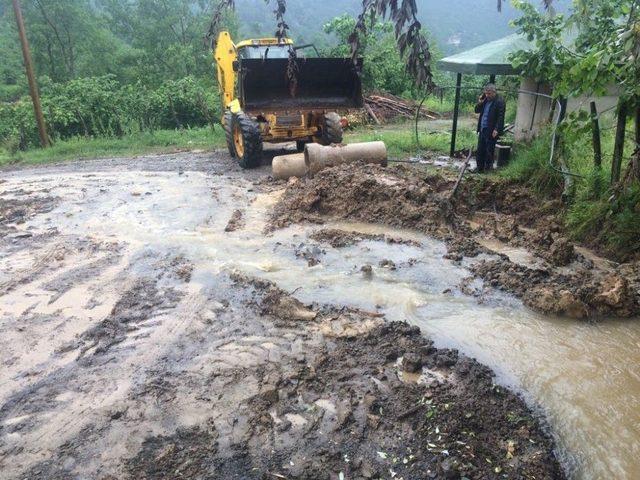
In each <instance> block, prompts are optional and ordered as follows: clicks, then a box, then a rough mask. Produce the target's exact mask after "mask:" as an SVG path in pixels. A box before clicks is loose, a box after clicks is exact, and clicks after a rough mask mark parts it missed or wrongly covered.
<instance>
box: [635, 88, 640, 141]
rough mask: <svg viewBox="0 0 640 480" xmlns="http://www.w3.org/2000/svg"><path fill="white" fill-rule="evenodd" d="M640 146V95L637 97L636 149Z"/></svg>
mask: <svg viewBox="0 0 640 480" xmlns="http://www.w3.org/2000/svg"><path fill="white" fill-rule="evenodd" d="M639 148H640V97H638V98H636V150H637V149H639Z"/></svg>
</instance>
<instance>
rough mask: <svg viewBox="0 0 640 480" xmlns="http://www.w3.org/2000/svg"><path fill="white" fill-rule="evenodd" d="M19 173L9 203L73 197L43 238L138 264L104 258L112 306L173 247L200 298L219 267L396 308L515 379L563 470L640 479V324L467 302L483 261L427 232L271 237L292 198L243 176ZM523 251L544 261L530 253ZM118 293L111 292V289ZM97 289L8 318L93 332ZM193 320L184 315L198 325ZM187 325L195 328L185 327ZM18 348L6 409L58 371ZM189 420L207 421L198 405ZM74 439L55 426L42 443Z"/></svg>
mask: <svg viewBox="0 0 640 480" xmlns="http://www.w3.org/2000/svg"><path fill="white" fill-rule="evenodd" d="M5 178H6V180H7V181H6V182H5V183H2V184H0V195H1V196H2V198H5V199H11V198H16V197H17V196H20V195H22V194H24V192H28V193H29V195H31V196H33V195H40V196H42V197H55V198H57V199H59V200H58V202H57V206H56V207H55V208H54V209H53V210H52V211H51V212H48V213H44V214H40V215H37V216H35V217H33V218H32V219H30V220H29V221H27V222H26V223H25V224H21V225H19V226H18V228H19V230H20V231H28V232H30V233H31V234H42V233H45V232H49V231H52V229H57V230H56V232H57V235H62V236H63V237H64V238H66V239H70V238H74V237H79V236H82V237H83V238H89V239H91V240H92V241H94V242H114V244H115V243H117V244H118V245H120V247H119V248H121V249H123V251H124V258H120V259H118V260H117V261H116V260H113V261H112V262H110V260H109V255H108V254H101V255H102V256H98V257H96V258H94V259H93V260H94V261H103V262H104V267H105V268H104V269H102V270H100V272H101V273H100V276H101V285H102V286H101V287H100V288H103V291H102V294H103V297H106V298H108V297H109V296H112V297H113V298H116V296H117V291H118V285H117V282H118V276H117V272H118V269H119V268H122V265H124V264H126V263H127V262H128V261H130V260H131V259H132V258H135V257H136V256H140V255H145V252H147V253H148V252H154V253H153V254H154V255H156V254H158V252H167V253H173V254H175V253H179V254H180V255H183V256H184V257H185V258H187V259H188V260H189V261H191V262H192V263H193V264H194V265H195V269H194V271H193V273H192V279H191V284H190V287H189V288H190V289H191V290H193V291H196V290H198V289H199V288H206V287H207V286H210V284H211V281H212V278H213V277H214V275H215V274H216V273H218V272H221V271H239V272H242V273H245V274H247V275H250V276H256V277H261V278H265V279H268V280H271V281H273V282H275V283H276V284H277V285H278V286H279V287H280V288H282V289H284V290H287V291H289V292H293V294H294V296H296V297H297V298H298V299H300V300H301V301H303V302H307V303H310V302H317V303H320V304H322V303H329V304H335V305H349V306H354V307H359V308H363V309H365V310H368V311H377V312H380V313H384V314H386V316H387V318H389V319H392V320H407V321H409V322H411V323H413V324H415V325H418V326H420V327H421V328H422V329H423V331H424V333H425V334H427V335H430V336H431V337H432V338H433V339H434V340H435V341H436V343H437V345H438V346H447V347H455V348H458V349H460V350H461V351H462V352H464V353H466V354H468V355H470V356H474V357H476V358H477V359H478V360H480V361H481V362H483V363H485V364H487V365H489V366H490V367H492V368H493V369H494V370H495V371H496V372H497V373H498V380H499V381H500V382H501V383H503V384H506V385H510V386H513V387H515V388H517V389H519V390H520V391H522V392H523V393H524V394H525V396H526V397H527V398H528V399H529V400H530V401H531V402H532V403H533V404H537V405H540V406H541V408H542V409H543V412H544V413H545V414H546V415H547V417H548V419H549V422H550V424H551V426H552V428H553V430H554V435H555V436H556V439H557V441H558V445H559V446H560V449H561V451H560V452H559V457H560V459H561V462H562V463H563V466H564V467H565V468H566V469H567V470H568V472H569V474H570V476H571V477H572V478H575V479H604V478H616V479H625V478H628V479H634V478H640V408H639V407H640V368H639V366H640V322H638V321H637V320H627V321H618V320H606V319H605V320H602V321H600V322H598V323H594V324H591V323H585V322H580V321H575V320H570V319H564V318H549V317H545V316H542V315H539V314H536V313H533V312H532V311H530V310H528V309H526V308H524V307H523V306H522V304H521V303H520V302H519V301H518V300H516V299H515V298H513V297H511V296H508V295H505V294H503V293H499V292H487V291H486V290H483V289H482V283H481V282H479V281H473V282H471V284H470V288H471V289H475V290H476V291H477V292H478V296H477V297H475V296H469V295H465V294H464V293H463V292H461V291H460V288H459V285H460V284H461V282H462V281H463V280H464V279H466V278H468V277H469V271H468V269H467V266H468V265H469V264H468V263H465V262H472V261H478V259H474V260H468V261H466V260H465V262H463V263H462V264H455V263H454V262H451V261H449V260H445V259H443V258H442V257H443V255H444V254H445V253H446V248H445V246H444V244H442V243H441V242H438V241H435V240H433V239H431V238H428V237H425V236H423V235H419V234H416V233H414V232H409V231H401V230H390V229H388V228H386V227H381V226H374V225H364V224H344V223H340V224H339V223H332V224H327V225H323V226H318V225H298V226H294V227H290V228H287V229H284V230H281V231H277V232H275V233H274V234H272V235H268V236H266V235H264V234H263V229H264V226H265V222H266V218H267V215H268V212H269V210H270V208H271V206H272V205H273V204H274V203H275V202H276V201H277V199H278V197H279V195H280V192H269V193H260V192H259V191H257V190H256V191H254V186H253V184H252V183H251V182H250V181H248V180H246V179H243V178H242V176H240V175H235V176H224V175H223V176H220V175H209V174H207V173H204V172H189V171H188V172H184V173H183V172H181V174H180V175H179V174H177V173H176V172H162V171H158V172H149V171H114V170H109V169H106V170H96V171H93V172H87V171H82V172H80V173H74V172H73V171H61V172H57V171H56V170H55V169H42V170H35V171H24V172H16V173H11V174H9V175H5ZM238 209H239V210H240V211H241V212H242V221H241V223H240V227H239V228H238V229H237V230H235V231H233V232H225V231H224V230H225V226H226V225H227V222H228V221H229V219H230V218H231V217H232V214H233V213H234V211H236V210H238ZM323 228H337V229H342V230H347V231H358V232H363V233H374V234H379V233H382V234H385V235H387V236H393V237H395V238H400V239H404V240H408V241H407V242H401V243H387V242H385V241H384V240H362V241H359V242H357V243H356V244H355V245H351V246H347V247H344V248H340V249H337V248H332V247H330V246H329V245H326V244H323V243H320V242H317V241H313V240H310V239H309V235H310V234H312V233H314V232H317V231H318V230H320V229H323ZM60 248H64V245H61V246H60ZM510 253H512V254H514V255H516V256H518V255H520V256H521V257H522V258H523V261H524V260H527V261H529V260H531V259H528V258H524V257H525V255H524V254H522V252H510ZM38 255H39V253H37V252H36V253H34V252H31V251H24V250H22V251H16V252H13V253H11V252H9V253H7V252H4V253H3V254H2V255H1V256H0V285H1V284H3V282H6V281H7V280H8V278H9V274H8V273H7V272H15V271H24V272H32V271H33V270H34V269H37V268H39V267H38V266H39V265H42V264H43V262H44V263H46V262H47V261H48V258H49V257H44V258H43V257H41V256H38ZM53 255H54V256H55V251H54V253H53ZM72 255H73V252H72V253H71V257H70V258H73V256H72ZM484 258H486V257H484ZM383 260H390V261H391V262H393V264H395V269H390V268H386V267H384V266H380V265H381V262H382V261H383ZM386 263H387V265H389V264H390V263H389V262H386ZM366 266H371V267H372V268H371V272H372V274H368V273H366V272H367V271H368V269H365V273H363V271H362V267H366ZM26 274H27V273H25V275H26ZM25 278H26V277H25ZM105 285H111V287H110V289H109V288H105ZM93 288H98V286H96V285H93V286H91V285H89V286H86V285H85V286H83V287H77V288H74V287H73V286H70V287H69V288H68V289H66V290H64V292H63V294H62V295H61V296H59V297H58V298H56V299H52V298H51V296H50V294H49V293H47V292H46V291H45V290H33V289H31V290H30V291H27V290H26V289H25V288H19V287H18V288H14V289H11V290H10V291H8V292H7V293H5V294H4V295H3V296H0V310H1V311H2V315H3V316H4V317H3V316H0V322H4V321H5V320H3V318H7V317H8V316H11V315H15V316H17V315H21V314H22V313H24V311H25V310H27V309H29V311H30V312H38V313H40V314H43V315H44V314H53V313H58V314H60V313H62V314H63V315H66V316H68V317H72V316H73V317H75V318H76V319H80V320H78V322H76V323H74V325H73V326H66V327H65V328H67V329H69V328H71V329H75V330H76V331H78V332H80V331H82V330H84V327H85V326H86V324H89V323H90V322H91V320H92V319H95V318H99V317H101V316H104V315H106V314H107V312H108V310H109V309H110V306H109V304H108V302H107V303H105V305H106V306H98V307H97V308H91V309H87V308H85V307H82V306H81V305H83V304H84V303H85V299H86V297H87V296H88V295H89V293H90V290H92V289H93ZM52 300H53V301H52ZM193 308H197V305H196V306H194V307H193ZM189 314H190V312H189V311H187V312H183V313H182V315H183V316H184V318H187V317H188V315H189ZM82 319H83V320H82ZM0 325H1V324H0ZM180 325H181V326H180V328H188V327H187V326H186V325H187V324H186V323H185V321H182V322H181V323H180ZM148 327H149V329H152V327H153V325H151V324H150V325H149V326H148ZM37 328H38V327H37V325H36V326H35V327H34V332H33V335H34V337H37V334H38V330H37ZM71 333H72V332H71ZM162 334H167V335H170V334H172V331H166V332H163V333H162ZM152 338H154V337H152ZM157 340H158V341H160V339H159V338H158V339H157ZM18 341H19V339H18V336H17V335H16V336H13V335H10V334H5V335H3V337H2V338H1V339H0V348H1V349H2V350H3V351H4V352H5V353H4V354H5V355H9V353H7V352H13V353H14V354H17V353H18V352H22V354H23V357H22V358H21V359H20V360H17V361H16V360H14V362H13V364H12V366H10V367H9V368H5V369H3V370H2V372H0V404H2V403H4V402H5V401H6V399H7V398H8V397H9V396H10V394H11V392H12V391H13V390H14V389H16V388H18V387H20V385H21V384H23V382H24V380H23V379H22V378H18V377H17V374H18V372H20V371H21V370H24V369H25V368H30V367H34V366H38V367H39V369H40V371H44V372H46V371H47V370H50V369H51V368H52V367H48V366H47V362H48V356H49V354H50V352H47V350H46V349H39V348H37V338H32V344H31V345H32V347H33V348H26V347H25V348H18V347H16V345H15V342H18ZM34 345H35V346H34ZM122 368H125V366H122ZM125 383H126V382H125ZM108 387H109V386H108V385H104V391H105V392H106V391H109V392H110V393H109V396H106V397H102V398H99V399H98V400H96V399H86V400H85V401H84V402H82V401H79V400H78V401H76V405H77V408H76V409H75V410H73V409H71V412H72V413H73V415H78V414H80V413H81V412H83V411H87V410H90V409H93V408H99V406H100V405H104V404H108V403H109V402H110V401H111V400H112V399H113V398H116V397H118V395H120V394H121V393H122V392H123V391H124V390H126V388H127V386H126V384H123V385H119V386H118V388H115V389H110V388H108ZM94 393H95V392H94ZM95 404H97V406H96V405H95ZM184 414H185V415H187V416H188V415H192V416H193V417H197V413H195V412H189V411H188V409H187V411H185V413H184ZM69 420H70V419H69V418H66V417H64V416H62V417H59V418H56V419H52V421H56V422H58V423H63V422H65V421H69ZM18 421H20V419H9V420H7V422H14V423H15V422H18ZM74 423H75V422H74ZM60 431H61V430H60V429H57V430H47V429H44V430H42V431H41V432H39V435H41V436H46V435H50V434H52V433H53V432H55V433H56V434H60ZM39 439H41V437H34V438H31V439H30V441H38V440H39ZM16 441H17V440H16ZM38 455H39V456H40V457H42V456H43V455H46V452H45V453H42V452H40V453H38ZM36 456H37V455H36V454H35V453H34V457H36Z"/></svg>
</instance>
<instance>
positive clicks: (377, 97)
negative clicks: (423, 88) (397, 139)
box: [364, 93, 439, 124]
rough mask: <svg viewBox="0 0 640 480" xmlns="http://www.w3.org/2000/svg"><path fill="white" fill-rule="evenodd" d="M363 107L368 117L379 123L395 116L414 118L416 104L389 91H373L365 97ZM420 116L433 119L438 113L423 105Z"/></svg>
mask: <svg viewBox="0 0 640 480" xmlns="http://www.w3.org/2000/svg"><path fill="white" fill-rule="evenodd" d="M364 108H365V110H366V112H367V114H368V115H369V117H370V118H371V119H372V120H373V121H374V122H375V123H377V124H380V123H384V122H385V121H388V120H391V119H394V118H397V117H404V118H415V116H416V109H417V108H418V104H417V103H416V102H414V101H411V100H407V99H404V98H401V97H398V96H396V95H391V94H390V93H375V94H371V95H369V96H367V97H365V99H364ZM420 117H421V118H424V119H428V120H435V119H436V118H438V117H439V115H438V114H437V113H435V112H431V111H429V110H427V109H426V108H424V107H423V108H422V109H421V110H420Z"/></svg>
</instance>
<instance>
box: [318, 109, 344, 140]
mask: <svg viewBox="0 0 640 480" xmlns="http://www.w3.org/2000/svg"><path fill="white" fill-rule="evenodd" d="M342 134H343V132H342V122H341V120H340V115H338V114H337V113H335V112H331V113H327V114H326V115H325V116H324V119H323V120H322V136H321V137H320V142H319V143H321V144H322V145H331V144H332V143H342Z"/></svg>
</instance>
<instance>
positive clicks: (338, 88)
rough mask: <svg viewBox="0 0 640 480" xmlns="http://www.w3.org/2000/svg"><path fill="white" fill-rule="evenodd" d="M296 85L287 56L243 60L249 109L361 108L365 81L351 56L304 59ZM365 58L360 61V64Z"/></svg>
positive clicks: (242, 88) (244, 93) (246, 107)
mask: <svg viewBox="0 0 640 480" xmlns="http://www.w3.org/2000/svg"><path fill="white" fill-rule="evenodd" d="M296 65H297V74H296V80H297V82H295V83H294V84H293V85H292V83H291V82H290V81H289V78H288V75H287V71H288V68H289V60H288V59H280V58H274V59H267V60H261V59H247V60H242V61H241V82H240V94H241V98H242V101H243V107H244V110H245V111H247V112H272V111H287V110H289V111H290V110H344V109H350V108H362V106H363V99H362V81H361V79H360V76H359V75H358V69H357V67H356V66H355V65H354V64H353V62H352V61H351V59H349V58H306V59H305V58H301V59H298V60H297V61H296ZM361 65H362V60H360V61H359V66H361Z"/></svg>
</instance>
